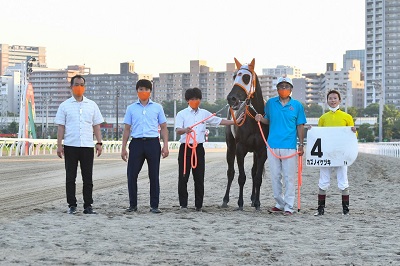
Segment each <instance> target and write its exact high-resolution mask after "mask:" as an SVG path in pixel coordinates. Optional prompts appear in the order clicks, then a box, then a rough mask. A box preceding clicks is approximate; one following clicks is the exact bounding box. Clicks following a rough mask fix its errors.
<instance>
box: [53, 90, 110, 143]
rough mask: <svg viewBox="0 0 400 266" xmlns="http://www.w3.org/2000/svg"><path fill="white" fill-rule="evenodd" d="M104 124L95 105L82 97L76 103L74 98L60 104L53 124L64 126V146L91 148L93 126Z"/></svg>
mask: <svg viewBox="0 0 400 266" xmlns="http://www.w3.org/2000/svg"><path fill="white" fill-rule="evenodd" d="M103 122H104V119H103V116H102V115H101V113H100V110H99V107H98V106H97V104H96V103H95V102H94V101H92V100H89V99H88V98H86V97H83V100H82V101H81V102H78V101H77V100H76V99H75V98H74V97H71V98H69V99H68V100H66V101H64V102H63V103H61V104H60V106H59V107H58V110H57V114H56V118H55V120H54V123H56V124H58V125H63V126H65V132H64V145H67V146H73V147H93V146H94V143H93V126H95V125H98V124H101V123H103Z"/></svg>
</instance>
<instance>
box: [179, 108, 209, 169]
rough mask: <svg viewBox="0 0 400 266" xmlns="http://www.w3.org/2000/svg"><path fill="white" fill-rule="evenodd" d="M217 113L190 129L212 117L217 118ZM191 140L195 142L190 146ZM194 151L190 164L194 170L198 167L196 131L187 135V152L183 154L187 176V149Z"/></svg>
mask: <svg viewBox="0 0 400 266" xmlns="http://www.w3.org/2000/svg"><path fill="white" fill-rule="evenodd" d="M215 115H216V113H213V114H212V115H210V116H209V117H207V118H205V119H203V120H201V121H200V122H197V123H196V124H194V125H192V126H190V128H194V127H195V126H197V125H198V124H201V123H203V122H204V121H206V120H208V119H210V118H211V117H213V116H215ZM190 139H192V140H193V143H192V144H190ZM188 147H189V148H190V149H192V155H191V156H190V163H191V165H192V168H196V167H197V152H196V147H197V140H196V131H194V130H193V131H192V132H189V133H187V134H186V142H185V152H184V154H183V174H186V154H187V148H188Z"/></svg>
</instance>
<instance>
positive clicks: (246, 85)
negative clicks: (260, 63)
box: [226, 58, 256, 110]
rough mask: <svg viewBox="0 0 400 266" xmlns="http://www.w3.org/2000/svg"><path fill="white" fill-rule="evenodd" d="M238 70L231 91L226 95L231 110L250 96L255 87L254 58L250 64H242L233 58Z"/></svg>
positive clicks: (236, 108)
mask: <svg viewBox="0 0 400 266" xmlns="http://www.w3.org/2000/svg"><path fill="white" fill-rule="evenodd" d="M235 63H236V68H237V69H238V71H237V72H236V75H235V81H234V83H233V87H232V90H231V92H230V93H229V94H228V96H227V98H226V99H227V100H228V104H229V106H230V107H231V108H232V109H233V110H238V109H239V107H240V105H241V103H242V102H244V101H245V100H246V99H248V98H250V97H251V96H252V94H253V93H254V91H255V87H256V74H255V72H254V65H255V59H254V58H253V60H252V61H251V63H250V64H244V65H242V64H241V63H240V62H239V61H238V60H237V59H236V58H235Z"/></svg>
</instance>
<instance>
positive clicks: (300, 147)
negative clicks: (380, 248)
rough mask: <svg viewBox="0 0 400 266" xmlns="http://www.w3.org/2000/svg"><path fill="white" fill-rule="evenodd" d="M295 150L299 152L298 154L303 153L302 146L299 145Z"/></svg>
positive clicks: (301, 154)
mask: <svg viewBox="0 0 400 266" xmlns="http://www.w3.org/2000/svg"><path fill="white" fill-rule="evenodd" d="M297 151H298V152H299V156H303V154H304V146H299V147H298V148H297Z"/></svg>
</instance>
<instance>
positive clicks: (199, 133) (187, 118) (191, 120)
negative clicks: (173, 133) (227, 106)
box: [175, 106, 222, 143]
mask: <svg viewBox="0 0 400 266" xmlns="http://www.w3.org/2000/svg"><path fill="white" fill-rule="evenodd" d="M210 115H212V113H211V112H209V111H207V110H205V109H201V108H198V109H197V111H195V110H193V109H192V108H191V107H190V106H188V107H187V108H185V109H183V110H181V111H179V112H178V114H177V115H176V118H175V129H177V128H187V127H191V126H193V125H194V124H196V123H198V122H200V121H202V120H203V119H205V118H207V117H209V116H210ZM221 121H222V118H220V117H217V116H212V117H211V118H210V119H207V120H206V121H204V122H203V123H200V124H198V125H197V126H195V127H194V128H193V130H194V131H195V132H196V141H197V142H198V143H203V142H204V141H205V134H206V123H207V124H211V125H215V126H218V125H219V124H220V123H221ZM186 135H187V134H186V133H185V134H182V135H181V138H180V140H179V141H180V142H181V143H186ZM190 143H193V140H192V139H191V140H190Z"/></svg>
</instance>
